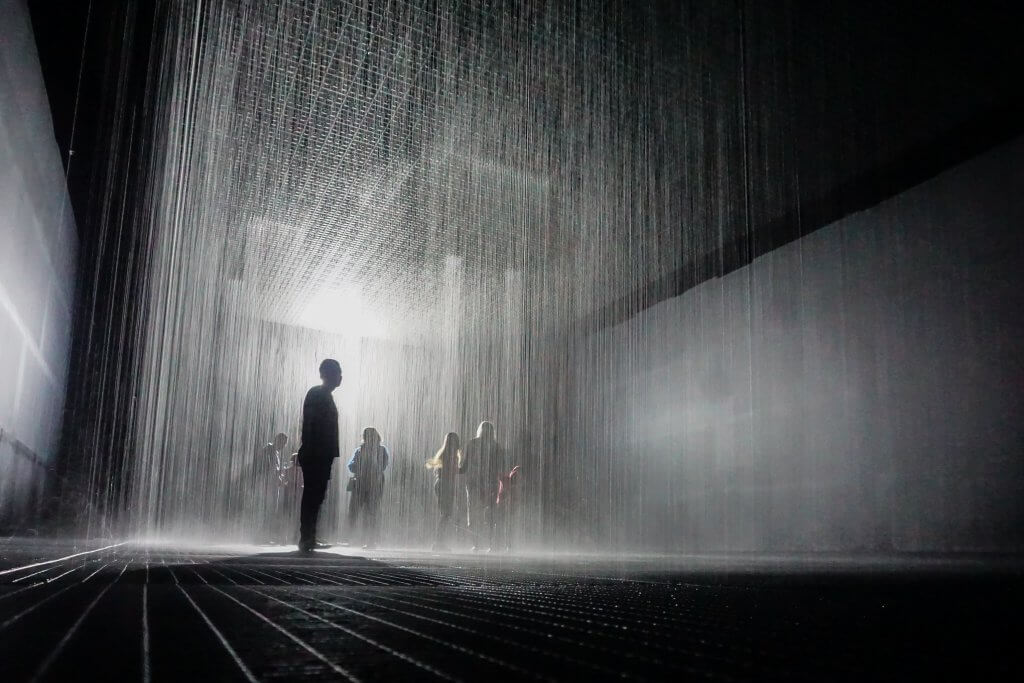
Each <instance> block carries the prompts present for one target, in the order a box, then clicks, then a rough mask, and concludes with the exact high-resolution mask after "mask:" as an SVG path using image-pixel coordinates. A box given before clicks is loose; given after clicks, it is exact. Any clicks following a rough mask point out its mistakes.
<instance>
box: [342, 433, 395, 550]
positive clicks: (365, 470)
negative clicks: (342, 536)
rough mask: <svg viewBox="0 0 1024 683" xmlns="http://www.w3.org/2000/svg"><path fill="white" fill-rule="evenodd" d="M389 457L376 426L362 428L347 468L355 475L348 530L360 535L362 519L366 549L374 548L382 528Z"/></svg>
mask: <svg viewBox="0 0 1024 683" xmlns="http://www.w3.org/2000/svg"><path fill="white" fill-rule="evenodd" d="M389 458H390V456H389V454H388V449H387V448H386V447H385V446H384V445H383V444H382V443H381V438H380V433H379V432H378V431H377V430H376V429H375V428H374V427H367V428H366V429H364V430H363V443H362V444H360V446H359V448H357V449H356V450H355V452H354V453H353V454H352V459H351V460H349V461H348V471H349V472H351V473H352V474H353V475H354V479H353V481H352V501H351V503H352V504H351V505H350V506H349V529H350V530H351V531H352V533H353V535H359V526H360V522H362V527H363V528H362V538H363V547H364V548H375V547H376V546H377V541H378V537H377V535H378V532H379V527H380V499H381V496H383V494H384V470H386V469H387V468H388V460H389Z"/></svg>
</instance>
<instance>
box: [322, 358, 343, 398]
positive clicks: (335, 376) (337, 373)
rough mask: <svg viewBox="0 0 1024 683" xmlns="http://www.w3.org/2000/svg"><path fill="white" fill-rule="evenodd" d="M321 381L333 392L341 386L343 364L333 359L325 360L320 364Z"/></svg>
mask: <svg viewBox="0 0 1024 683" xmlns="http://www.w3.org/2000/svg"><path fill="white" fill-rule="evenodd" d="M320 379H322V380H323V381H324V386H325V387H327V388H328V389H329V390H331V391H334V390H335V389H337V388H338V387H339V386H341V363H339V362H338V361H336V360H334V359H333V358H325V359H324V360H323V362H321V363H320Z"/></svg>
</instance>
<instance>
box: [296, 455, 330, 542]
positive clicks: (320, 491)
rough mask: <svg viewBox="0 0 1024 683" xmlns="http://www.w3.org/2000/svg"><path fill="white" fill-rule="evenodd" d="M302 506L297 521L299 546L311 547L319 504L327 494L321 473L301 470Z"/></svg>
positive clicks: (324, 479)
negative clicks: (302, 482)
mask: <svg viewBox="0 0 1024 683" xmlns="http://www.w3.org/2000/svg"><path fill="white" fill-rule="evenodd" d="M302 477H303V481H304V484H305V485H304V486H303V489H302V506H301V510H300V521H299V545H300V546H303V545H305V546H310V547H311V546H312V544H313V543H315V542H316V521H317V517H318V516H319V515H320V504H321V503H323V501H324V496H325V494H326V493H327V482H328V481H330V480H329V479H328V478H327V477H325V476H323V473H322V472H318V471H316V470H312V469H307V468H303V471H302Z"/></svg>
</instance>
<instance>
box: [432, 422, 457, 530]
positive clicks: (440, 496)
mask: <svg viewBox="0 0 1024 683" xmlns="http://www.w3.org/2000/svg"><path fill="white" fill-rule="evenodd" d="M461 464H462V450H461V449H460V448H459V435H458V434H456V433H455V432H448V433H447V434H446V435H445V437H444V442H443V443H442V444H441V448H440V449H439V450H438V451H437V453H435V454H434V457H433V458H431V459H430V460H428V461H427V468H428V469H432V470H434V495H436V496H437V509H438V513H439V517H438V520H437V537H436V539H435V541H434V550H448V546H447V543H446V539H447V537H448V529H449V527H451V524H452V510H453V508H454V507H455V492H456V489H457V488H458V487H457V485H456V476H457V475H458V474H459V466H460V465H461Z"/></svg>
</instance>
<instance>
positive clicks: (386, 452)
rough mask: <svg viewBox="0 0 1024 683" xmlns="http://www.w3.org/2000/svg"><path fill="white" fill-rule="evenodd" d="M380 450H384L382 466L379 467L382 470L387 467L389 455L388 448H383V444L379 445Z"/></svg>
mask: <svg viewBox="0 0 1024 683" xmlns="http://www.w3.org/2000/svg"><path fill="white" fill-rule="evenodd" d="M381 450H383V451H384V466H383V467H381V468H380V469H381V471H382V472H383V471H384V470H386V469H387V468H388V459H389V458H390V457H391V456H390V455H389V454H388V449H387V448H385V447H384V446H381Z"/></svg>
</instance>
